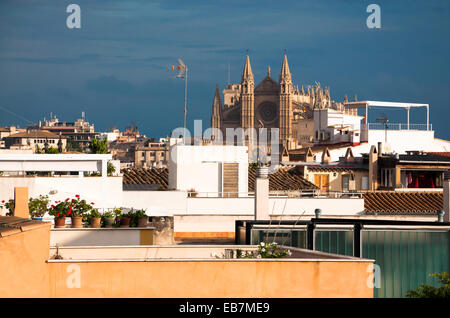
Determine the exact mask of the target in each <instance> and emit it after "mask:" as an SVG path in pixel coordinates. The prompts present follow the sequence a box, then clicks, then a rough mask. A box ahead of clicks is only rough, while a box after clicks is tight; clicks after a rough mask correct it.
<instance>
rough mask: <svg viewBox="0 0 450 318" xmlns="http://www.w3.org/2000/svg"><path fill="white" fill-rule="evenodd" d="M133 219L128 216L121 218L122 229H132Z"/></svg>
mask: <svg viewBox="0 0 450 318" xmlns="http://www.w3.org/2000/svg"><path fill="white" fill-rule="evenodd" d="M130 221H131V219H130V218H129V217H127V216H123V217H121V218H120V227H130Z"/></svg>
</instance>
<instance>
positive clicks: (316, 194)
mask: <svg viewBox="0 0 450 318" xmlns="http://www.w3.org/2000/svg"><path fill="white" fill-rule="evenodd" d="M187 196H188V198H248V197H254V196H255V193H254V192H193V191H188V192H187ZM269 197H271V198H272V197H275V198H277V197H288V198H359V199H361V198H362V197H363V193H362V192H351V191H349V192H342V191H325V190H292V191H270V194H269Z"/></svg>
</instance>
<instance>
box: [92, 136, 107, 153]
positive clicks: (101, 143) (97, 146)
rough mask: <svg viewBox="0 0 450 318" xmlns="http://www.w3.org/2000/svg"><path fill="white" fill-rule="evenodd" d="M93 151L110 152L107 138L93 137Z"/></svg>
mask: <svg viewBox="0 0 450 318" xmlns="http://www.w3.org/2000/svg"><path fill="white" fill-rule="evenodd" d="M89 148H90V149H91V152H92V153H99V154H100V153H107V152H108V142H107V140H106V138H105V139H103V140H100V139H97V138H96V139H93V140H92V141H91V143H90V145H89Z"/></svg>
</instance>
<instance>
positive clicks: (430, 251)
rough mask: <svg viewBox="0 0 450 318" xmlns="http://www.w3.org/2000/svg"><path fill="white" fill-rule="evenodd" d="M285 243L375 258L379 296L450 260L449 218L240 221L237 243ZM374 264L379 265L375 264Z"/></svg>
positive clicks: (424, 278)
mask: <svg viewBox="0 0 450 318" xmlns="http://www.w3.org/2000/svg"><path fill="white" fill-rule="evenodd" d="M262 241H270V242H272V241H273V242H277V243H279V244H282V245H285V246H293V247H300V248H306V249H310V250H316V251H322V252H328V253H335V254H340V255H347V256H354V257H363V258H366V259H373V260H375V266H376V267H377V268H378V270H375V272H374V275H378V277H375V281H374V296H375V297H381V298H386V297H405V295H406V292H407V291H408V290H413V289H415V288H417V287H418V286H419V285H421V284H428V285H433V286H435V287H437V281H436V280H432V278H431V277H430V276H429V274H431V273H439V272H442V271H448V268H449V266H450V223H448V222H447V223H445V222H417V221H393V220H374V219H333V218H312V219H310V220H307V221H305V220H297V221H294V220H283V221H279V220H259V221H255V220H248V221H241V220H239V221H236V222H235V244H236V245H249V244H253V245H255V244H259V243H260V242H262ZM374 269H375V268H374Z"/></svg>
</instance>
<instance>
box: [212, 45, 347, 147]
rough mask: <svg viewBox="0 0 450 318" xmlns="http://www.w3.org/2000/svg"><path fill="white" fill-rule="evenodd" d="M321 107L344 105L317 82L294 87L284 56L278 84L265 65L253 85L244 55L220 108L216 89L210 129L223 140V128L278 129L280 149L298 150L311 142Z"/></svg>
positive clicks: (219, 98)
mask: <svg viewBox="0 0 450 318" xmlns="http://www.w3.org/2000/svg"><path fill="white" fill-rule="evenodd" d="M346 99H347V98H345V100H344V103H345V102H346ZM323 108H333V109H336V110H341V111H342V110H343V109H344V106H343V103H339V102H334V101H332V100H331V97H330V89H329V88H328V87H325V88H322V87H321V86H320V83H316V84H315V85H314V86H307V88H306V90H305V88H304V87H303V85H302V86H301V89H299V86H298V85H294V83H293V82H292V75H291V71H290V69H289V64H288V59H287V56H286V54H285V55H284V57H283V62H282V65H281V72H280V75H279V77H278V81H276V80H275V79H273V78H272V75H271V69H270V66H269V67H268V68H267V75H266V77H265V78H264V79H263V80H262V81H261V82H260V83H259V84H258V85H255V79H254V76H253V72H252V67H251V64H250V58H249V56H248V55H247V56H246V58H245V65H244V70H243V72H242V79H241V83H240V84H229V85H227V86H226V88H225V89H224V90H223V105H222V99H221V96H220V91H219V87H218V86H217V87H216V92H215V95H214V100H213V105H212V115H211V127H212V128H218V129H220V130H221V132H222V134H223V136H224V140H225V138H226V129H227V128H239V127H241V128H243V129H244V130H245V129H247V128H279V136H280V146H281V148H282V149H286V150H291V149H298V148H302V147H305V146H309V145H310V144H311V143H312V141H313V136H314V120H313V112H314V109H323ZM268 140H270V137H269V138H268ZM282 149H280V150H282Z"/></svg>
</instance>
